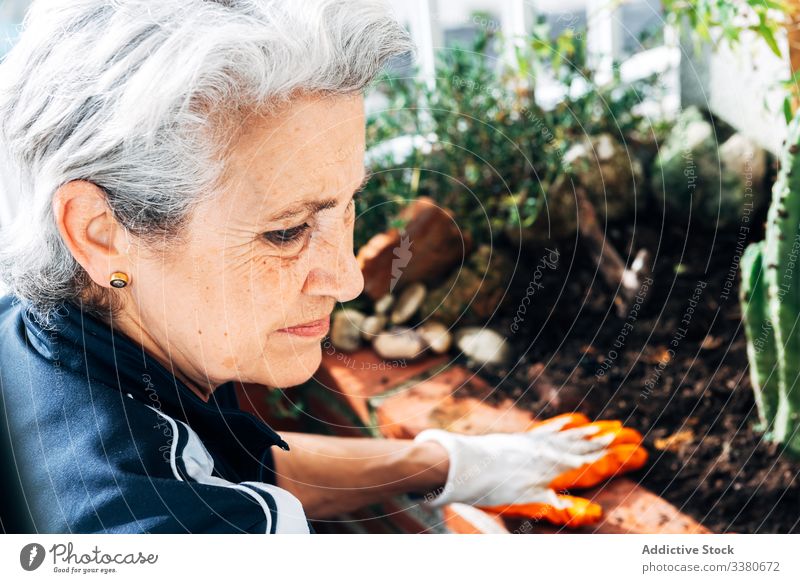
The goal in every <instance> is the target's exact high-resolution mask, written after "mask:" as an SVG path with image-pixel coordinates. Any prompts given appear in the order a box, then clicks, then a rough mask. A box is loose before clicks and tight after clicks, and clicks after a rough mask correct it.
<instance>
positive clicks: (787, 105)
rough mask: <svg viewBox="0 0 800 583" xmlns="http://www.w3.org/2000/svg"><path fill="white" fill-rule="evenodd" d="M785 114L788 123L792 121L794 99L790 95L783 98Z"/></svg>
mask: <svg viewBox="0 0 800 583" xmlns="http://www.w3.org/2000/svg"><path fill="white" fill-rule="evenodd" d="M783 116H784V117H785V118H786V123H787V124H789V123H792V118H793V117H794V116H793V115H792V100H791V97H789V96H788V95H787V96H786V97H784V98H783Z"/></svg>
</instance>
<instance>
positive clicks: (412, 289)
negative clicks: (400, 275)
mask: <svg viewBox="0 0 800 583" xmlns="http://www.w3.org/2000/svg"><path fill="white" fill-rule="evenodd" d="M426 292H427V290H426V288H425V284H422V283H412V284H410V285H409V286H408V287H407V288H406V289H404V290H403V293H401V294H400V297H399V298H397V303H396V304H395V306H394V310H392V324H403V323H405V322H408V320H410V319H411V317H412V316H413V315H414V314H416V313H417V310H419V307H420V306H421V305H422V302H423V301H424V300H425V294H426Z"/></svg>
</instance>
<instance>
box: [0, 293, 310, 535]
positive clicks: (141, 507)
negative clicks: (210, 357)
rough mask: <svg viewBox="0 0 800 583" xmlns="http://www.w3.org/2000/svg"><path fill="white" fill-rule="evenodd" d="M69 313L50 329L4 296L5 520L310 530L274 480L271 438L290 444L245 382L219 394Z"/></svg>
mask: <svg viewBox="0 0 800 583" xmlns="http://www.w3.org/2000/svg"><path fill="white" fill-rule="evenodd" d="M59 313H60V316H59V317H58V319H57V321H56V323H55V325H54V327H53V328H52V329H44V328H42V327H41V326H39V325H38V324H37V323H36V321H35V319H34V318H33V317H31V314H30V311H29V304H28V303H27V302H26V301H24V300H20V299H19V298H17V297H15V296H11V295H7V296H5V297H2V298H0V390H1V391H2V399H0V425H1V427H0V429H2V431H0V435H2V442H3V443H0V446H3V449H4V451H3V454H4V455H3V458H4V459H3V460H2V461H4V466H3V468H2V472H3V474H2V477H3V480H2V494H0V495H2V496H4V497H5V502H6V504H9V505H10V506H12V507H11V508H7V509H6V510H5V514H4V515H0V519H2V520H3V521H4V523H5V524H3V525H2V526H3V529H4V530H5V531H13V530H16V531H24V530H29V531H33V532H40V533H94V532H99V533H145V532H152V533H182V532H200V533H234V532H248V533H276V532H277V533H282V532H309V528H310V527H309V525H308V521H307V520H306V517H305V514H304V512H303V509H302V507H301V505H300V502H299V501H298V500H297V499H296V498H295V497H294V496H292V495H291V494H290V493H289V492H287V491H286V490H283V489H281V488H278V487H277V486H275V484H274V482H275V480H274V474H273V470H272V454H271V447H272V446H274V445H277V446H279V447H282V448H284V449H288V446H287V445H286V443H285V442H284V441H283V440H282V439H281V438H280V436H278V434H277V433H275V432H274V431H273V430H272V429H271V428H270V427H268V426H267V425H265V424H264V423H263V422H262V421H261V420H259V419H257V418H256V417H254V416H253V415H250V414H249V413H245V412H243V411H241V410H239V408H238V406H237V402H236V394H235V392H234V386H233V384H232V383H227V384H225V385H222V386H221V387H219V388H218V389H217V390H216V391H215V392H214V393H213V395H212V397H211V398H210V400H209V401H208V402H207V403H206V402H204V401H203V400H202V399H200V398H199V397H198V396H197V395H196V394H195V393H194V392H192V391H191V390H190V389H189V388H188V387H187V386H186V385H185V384H183V383H182V382H181V381H180V380H178V379H176V378H175V377H174V376H173V375H172V374H171V373H170V372H169V371H168V370H166V369H165V368H164V367H163V366H162V365H161V364H160V363H159V362H158V361H157V360H155V359H154V358H153V357H151V356H150V355H149V354H147V353H146V352H145V351H144V350H143V349H142V348H141V347H140V346H139V345H137V344H136V343H135V342H133V341H132V340H130V339H129V338H127V337H126V336H124V335H123V334H121V333H120V332H117V331H113V330H112V329H111V328H110V327H109V326H108V325H107V324H105V323H104V322H102V321H100V320H98V319H95V318H93V317H92V316H90V315H88V314H85V313H83V312H82V311H81V310H80V308H79V307H78V306H77V305H75V304H72V303H65V304H63V306H62V309H60V310H59ZM13 492H17V496H16V498H14V497H13V496H12V495H11V493H13ZM20 520H24V523H25V526H23V527H19V526H14V524H16V525H18V524H20V523H19V521H20Z"/></svg>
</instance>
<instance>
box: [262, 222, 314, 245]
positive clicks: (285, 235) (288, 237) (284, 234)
mask: <svg viewBox="0 0 800 583" xmlns="http://www.w3.org/2000/svg"><path fill="white" fill-rule="evenodd" d="M310 228H311V227H310V226H309V224H308V223H303V224H302V225H299V226H297V227H292V228H290V229H279V230H277V231H268V232H266V233H264V238H265V239H266V240H267V241H269V242H270V243H272V244H273V245H278V246H281V245H289V244H291V243H295V242H297V241H300V240H301V239H302V238H303V235H305V234H306V232H307V231H308V229H310Z"/></svg>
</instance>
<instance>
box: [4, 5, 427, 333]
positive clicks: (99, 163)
mask: <svg viewBox="0 0 800 583" xmlns="http://www.w3.org/2000/svg"><path fill="white" fill-rule="evenodd" d="M412 51H413V47H412V45H411V43H410V40H409V38H408V35H407V33H406V32H405V30H404V29H403V28H402V27H401V26H400V25H399V24H398V23H397V22H396V21H395V20H394V18H393V16H392V14H391V12H390V11H389V10H388V9H387V7H386V6H385V5H384V4H383V3H382V2H380V1H378V0H302V1H300V0H37V1H36V2H34V4H33V6H32V8H31V10H30V11H29V13H28V15H27V16H26V19H25V23H24V28H23V32H22V34H21V36H20V39H19V42H18V43H17V45H16V46H15V47H14V48H13V49H12V50H11V52H10V53H9V54H8V56H7V57H6V59H5V60H4V61H3V62H2V63H0V158H2V157H4V156H5V157H6V158H7V159H8V162H9V165H10V167H11V168H12V169H13V171H14V176H13V179H14V180H13V183H15V187H14V189H13V190H14V191H15V192H11V190H12V189H11V187H10V181H7V184H6V189H5V191H4V192H2V193H1V194H2V195H4V196H18V197H19V204H18V205H17V206H18V208H19V211H18V213H17V216H16V217H15V221H14V223H13V224H11V225H10V226H9V227H8V228H7V229H4V231H3V232H2V233H0V279H2V280H3V281H4V282H5V283H6V284H7V286H8V288H9V290H10V291H11V292H12V293H14V294H16V295H17V296H19V297H20V298H24V299H26V300H28V301H29V303H30V304H31V306H32V308H33V312H34V315H35V316H36V317H37V319H38V320H39V321H40V322H41V323H43V324H44V325H45V326H46V325H48V324H49V322H50V321H51V318H52V316H53V315H54V314H55V312H56V310H57V308H58V305H59V304H60V303H61V302H62V301H64V300H73V301H76V300H77V299H78V298H80V299H81V300H83V299H84V298H85V296H86V293H87V292H91V293H90V296H89V297H91V300H90V301H88V302H86V303H84V308H85V309H87V311H90V312H93V313H95V314H97V315H100V316H101V317H102V316H104V317H106V318H107V317H108V315H109V311H111V312H113V310H115V309H116V308H117V306H116V303H115V301H114V299H113V298H114V296H113V294H111V293H107V292H108V290H105V289H104V288H99V286H96V285H94V284H93V282H91V280H90V279H89V277H88V274H86V272H85V271H84V270H83V268H82V267H81V266H80V265H79V264H78V263H77V261H75V259H74V258H73V256H72V254H71V253H70V252H69V250H68V248H67V247H66V246H65V244H64V242H63V241H62V239H61V236H60V234H59V232H58V229H57V227H56V224H55V220H54V216H53V212H52V197H53V194H54V192H55V191H56V190H57V189H58V188H59V187H60V186H61V185H63V184H66V183H67V182H70V181H72V180H87V181H90V182H92V183H94V184H96V185H98V186H99V187H100V188H102V189H103V191H104V192H105V193H106V196H107V200H108V204H109V208H110V209H111V211H112V212H113V214H114V216H115V218H116V219H117V221H118V222H119V223H120V224H121V225H122V226H123V227H124V228H125V229H126V230H127V231H128V232H129V233H130V234H131V235H133V236H135V237H138V238H139V239H140V240H141V241H143V242H145V243H147V244H152V245H162V246H163V245H164V243H165V242H166V241H179V240H180V235H181V233H182V230H183V229H182V227H183V226H185V224H186V222H187V220H188V217H189V216H190V214H191V210H192V209H193V208H194V206H195V205H196V204H197V203H198V202H200V201H201V200H204V199H205V197H207V196H213V195H214V194H217V193H218V192H219V187H220V181H221V178H222V175H223V170H224V169H223V164H224V155H222V150H223V149H224V147H225V145H226V143H230V140H231V139H232V136H231V135H230V134H228V135H225V133H224V132H220V131H219V124H218V123H212V119H214V120H227V121H231V120H233V119H236V116H237V115H240V114H241V113H242V112H244V111H251V110H254V109H259V110H263V109H267V110H268V109H269V108H270V107H271V106H274V105H275V104H277V103H281V102H285V101H286V100H288V99H290V98H291V96H292V95H293V94H295V93H296V92H321V93H332V94H351V93H357V92H361V91H363V90H364V88H365V87H366V86H367V85H368V84H369V83H370V82H371V81H372V80H373V79H374V78H375V77H376V75H377V74H378V73H379V72H380V71H381V69H382V68H383V66H384V65H385V64H386V62H387V61H388V60H389V59H390V58H392V57H399V56H401V55H404V54H408V53H411V52H412ZM225 125H228V126H229V125H230V124H225ZM6 178H9V177H6ZM162 248H163V247H162Z"/></svg>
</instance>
